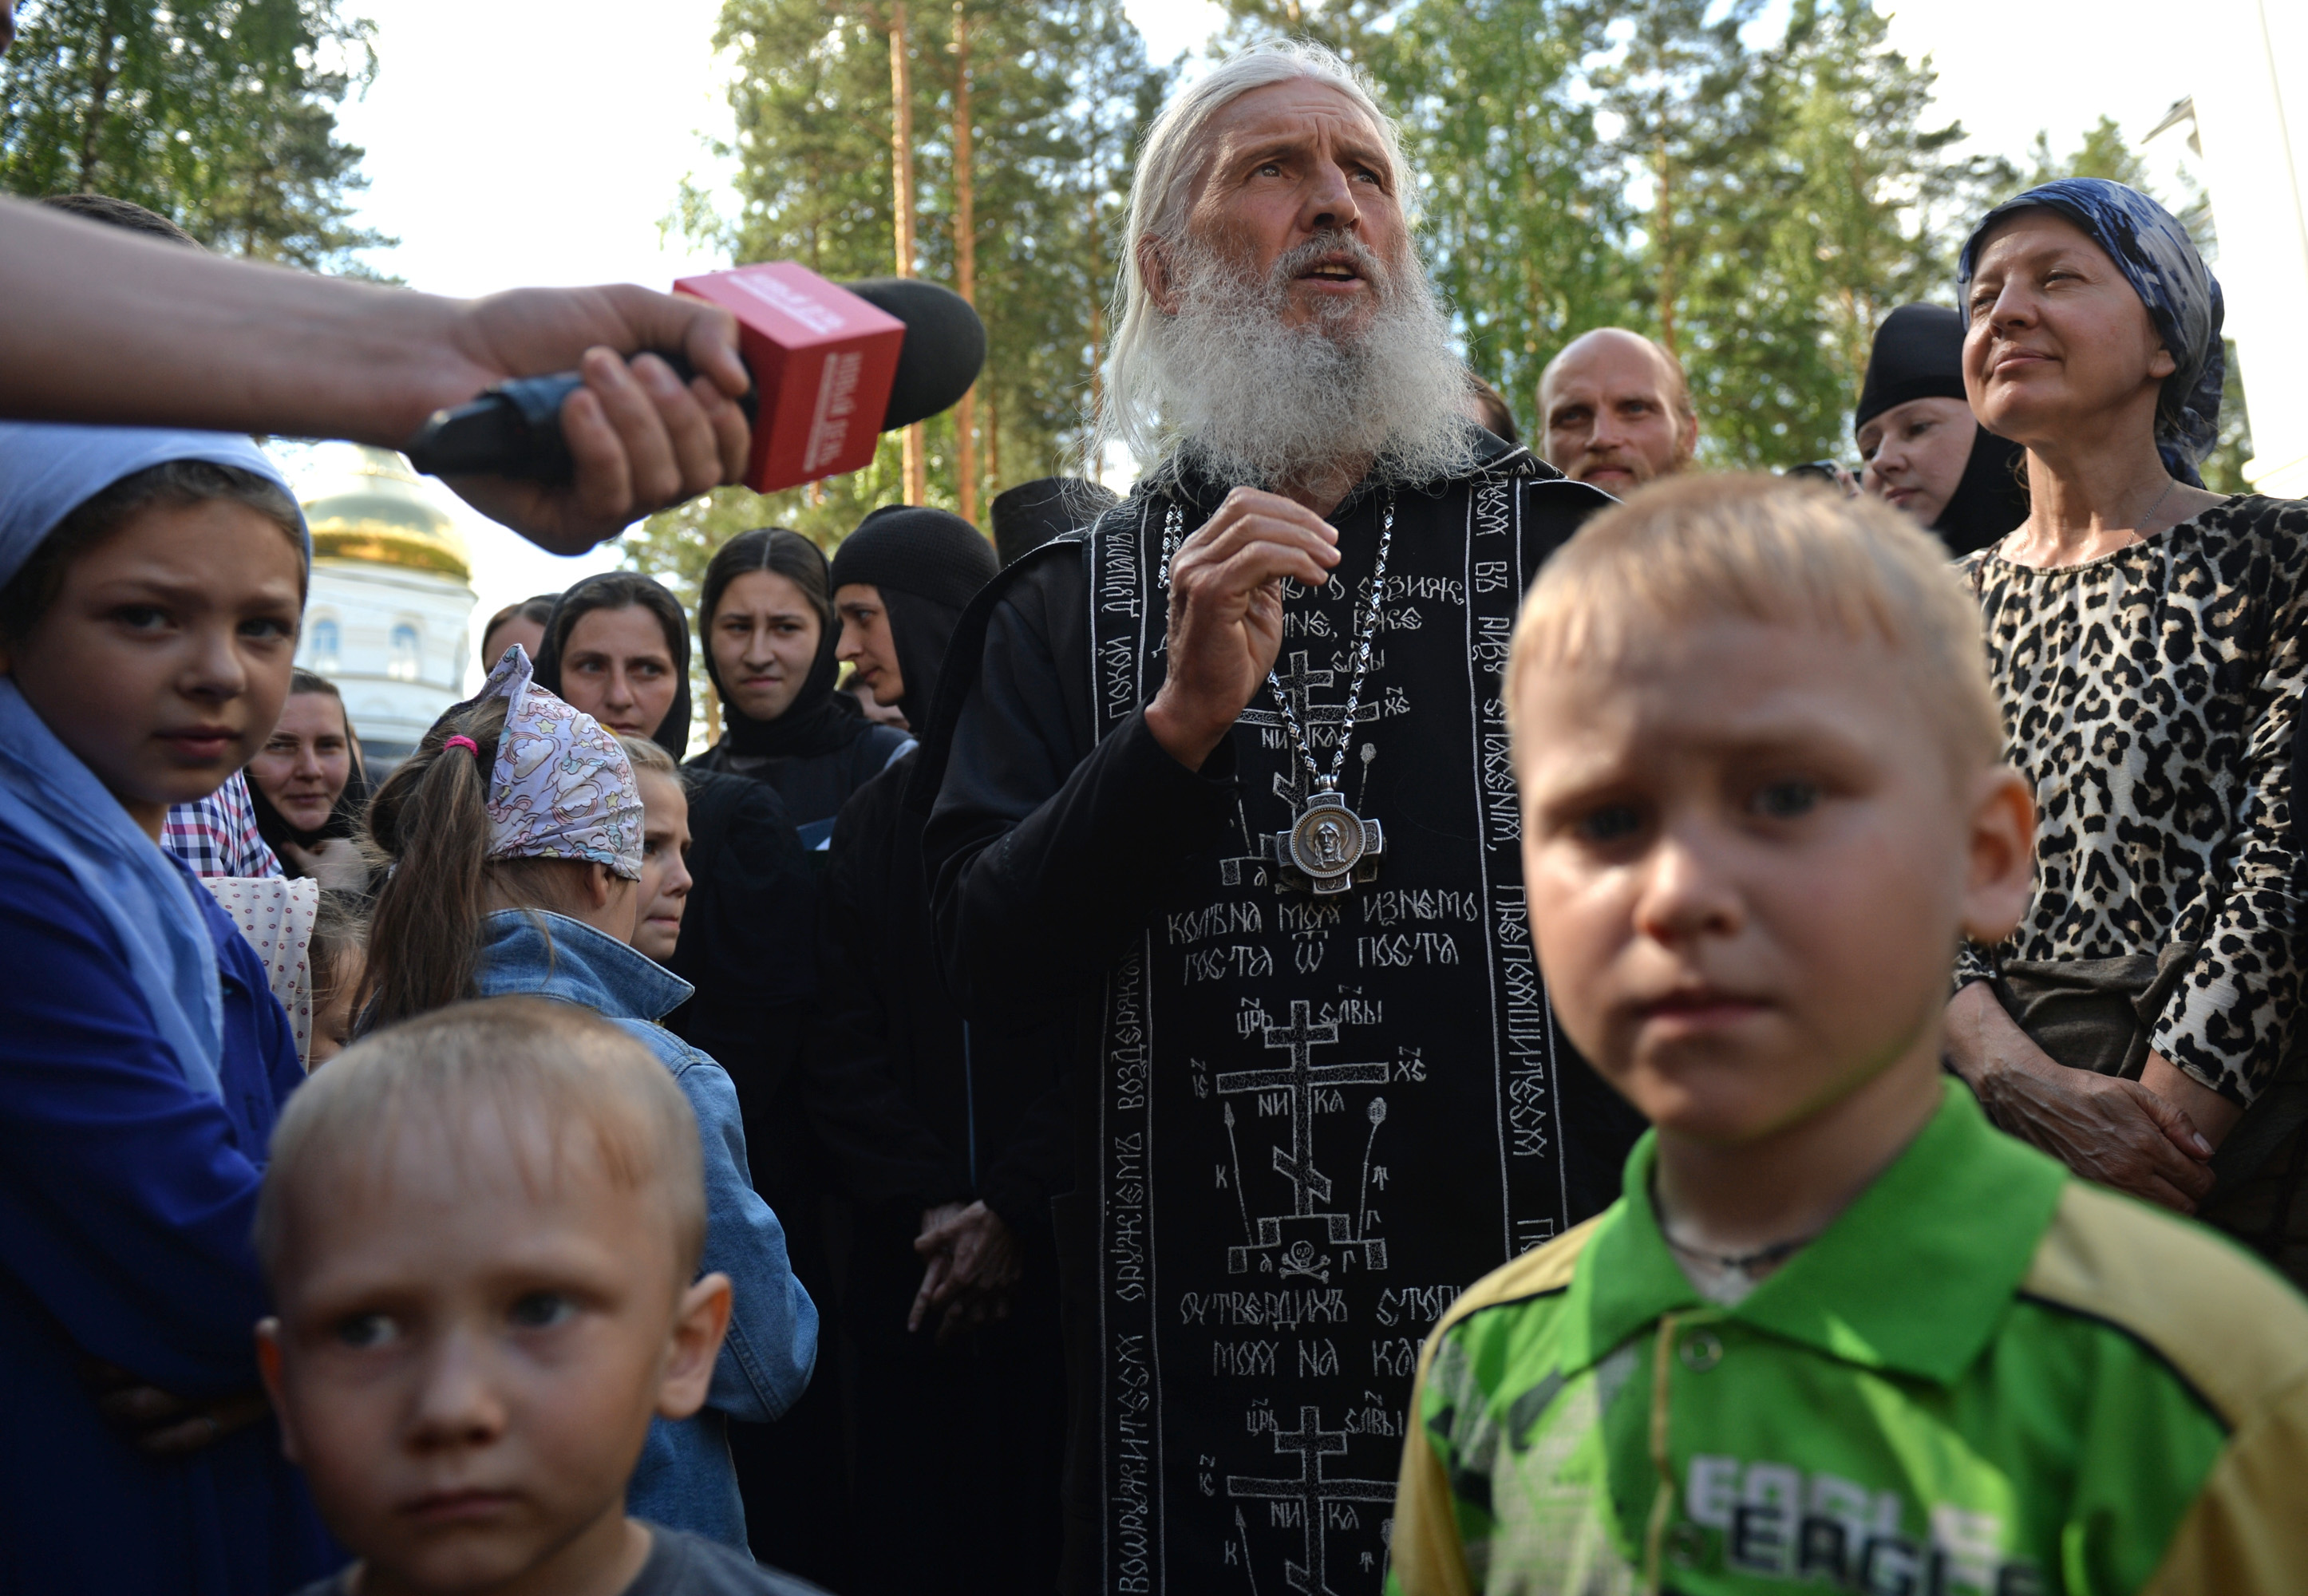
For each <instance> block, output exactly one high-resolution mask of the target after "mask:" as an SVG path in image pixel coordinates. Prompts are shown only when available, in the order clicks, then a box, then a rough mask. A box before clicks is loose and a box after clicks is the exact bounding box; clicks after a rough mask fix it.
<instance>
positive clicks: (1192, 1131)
mask: <svg viewBox="0 0 2308 1596" xmlns="http://www.w3.org/2000/svg"><path fill="white" fill-rule="evenodd" d="M1224 496H1225V490H1224V488H1223V487H1219V486H1217V485H1214V484H1210V483H1207V482H1199V481H1195V480H1193V479H1184V480H1181V479H1177V478H1176V477H1171V478H1167V479H1161V480H1158V482H1156V483H1154V484H1151V485H1141V487H1140V488H1139V489H1138V490H1137V491H1136V492H1134V493H1133V494H1132V496H1131V497H1130V498H1129V499H1128V500H1126V501H1125V502H1124V504H1122V505H1118V506H1116V507H1115V509H1114V510H1112V511H1110V512H1108V513H1107V514H1106V515H1105V516H1103V517H1102V518H1101V519H1100V520H1099V521H1098V522H1097V523H1096V525H1095V526H1093V527H1092V528H1090V529H1089V531H1088V532H1087V534H1086V535H1078V536H1076V537H1075V538H1073V539H1070V540H1068V541H1065V542H1064V543H1060V544H1054V545H1050V546H1047V547H1046V548H1042V549H1039V550H1037V551H1036V552H1035V553H1034V554H1032V555H1029V556H1027V557H1026V558H1025V559H1023V560H1021V562H1020V563H1019V564H1018V565H1014V566H1012V567H1011V569H1010V570H1009V571H1008V572H1006V573H1004V574H1003V577H1002V578H1001V579H999V580H998V581H997V582H996V583H995V586H994V587H993V588H991V589H989V590H988V591H986V593H985V594H982V595H981V596H980V599H979V601H978V603H977V605H976V606H975V607H974V608H973V610H972V612H971V615H970V616H969V618H967V619H966V620H965V622H964V624H963V628H962V631H961V632H960V634H957V637H956V639H955V644H954V651H953V653H952V656H951V659H950V662H949V666H948V675H949V678H950V679H949V682H948V685H947V691H946V692H945V693H944V694H943V695H942V697H941V701H940V707H939V713H938V715H937V716H936V717H935V718H934V722H933V727H932V730H931V734H930V738H929V746H928V748H927V749H926V759H925V761H924V774H923V778H922V784H921V785H920V786H919V787H918V788H917V798H916V801H917V802H921V803H926V802H927V801H928V796H929V794H930V793H931V792H934V794H935V802H934V809H933V811H932V814H931V819H930V824H929V827H928V831H927V833H926V839H925V850H924V851H925V855H926V864H927V867H928V868H929V870H930V872H931V874H932V876H933V878H934V906H935V911H936V915H937V920H938V931H939V936H940V944H941V952H942V953H943V957H944V960H945V962H946V965H947V973H948V978H949V981H950V982H951V984H952V988H953V989H954V991H955V992H956V994H957V995H958V996H959V997H960V1000H961V1001H962V1002H963V1004H964V1005H965V1006H966V1007H968V1008H969V1009H971V1010H972V1011H973V1012H976V1013H979V1014H993V1015H1005V1016H1010V1017H1013V1018H1014V1017H1018V1016H1022V1015H1023V1014H1029V1013H1032V1012H1035V1011H1036V1010H1038V1009H1046V1008H1047V1007H1049V1006H1050V1005H1064V1004H1069V1003H1071V1004H1072V1005H1073V1006H1074V1013H1075V1017H1076V1022H1077V1033H1078V1036H1079V1038H1080V1043H1079V1045H1078V1048H1077V1049H1076V1053H1077V1057H1076V1062H1075V1065H1074V1067H1072V1069H1071V1070H1070V1071H1069V1075H1068V1086H1069V1091H1070V1096H1071V1107H1072V1134H1073V1143H1074V1169H1075V1187H1074V1190H1073V1191H1072V1193H1071V1194H1070V1195H1067V1196H1066V1197H1063V1198H1061V1199H1059V1200H1058V1202H1057V1203H1055V1205H1054V1206H1055V1210H1056V1219H1057V1231H1058V1242H1059V1249H1060V1255H1061V1272H1062V1276H1063V1279H1064V1290H1065V1292H1066V1298H1067V1309H1068V1313H1067V1318H1068V1324H1067V1333H1068V1338H1069V1348H1068V1352H1069V1358H1068V1365H1069V1369H1068V1372H1069V1381H1070V1391H1071V1396H1072V1420H1071V1432H1070V1455H1069V1467H1068V1478H1067V1503H1066V1505H1067V1508H1068V1516H1069V1524H1068V1528H1069V1534H1070V1545H1069V1556H1068V1569H1067V1579H1066V1581H1065V1588H1067V1589H1069V1590H1077V1591H1089V1590H1099V1591H1111V1592H1162V1591H1171V1592H1181V1593H1183V1592H1229V1591H1241V1592H1249V1591H1251V1590H1253V1589H1257V1590H1260V1591H1267V1592H1278V1593H1279V1592H1290V1591H1300V1592H1341V1593H1345V1592H1375V1591H1377V1590H1378V1588H1379V1585H1380V1583H1381V1581H1382V1578H1383V1574H1384V1569H1385V1566H1386V1561H1387V1548H1388V1541H1389V1536H1390V1531H1391V1527H1392V1526H1391V1516H1390V1515H1391V1511H1392V1502H1393V1498H1394V1487H1395V1479H1396V1473H1397V1470H1398V1467H1399V1462H1400V1456H1401V1451H1402V1445H1403V1437H1404V1432H1405V1409H1406V1407H1407V1405H1408V1397H1409V1392H1410V1382H1411V1376H1412V1373H1413V1370H1414V1367H1415V1364H1416V1361H1417V1354H1418V1348H1419V1343H1420V1340H1421V1338H1423V1337H1424V1336H1425V1333H1427V1331H1428V1330H1429V1329H1430V1328H1431V1327H1432V1326H1433V1324H1434V1321H1435V1319H1436V1317H1437V1316H1439V1315H1440V1314H1441V1313H1442V1310H1443V1309H1444V1308H1445V1307H1448V1306H1449V1305H1450V1303H1451V1299H1452V1298H1454V1297H1455V1296H1456V1295H1457V1294H1458V1293H1459V1291H1460V1290H1462V1289H1463V1288H1465V1287H1466V1286H1468V1285H1469V1284H1471V1283H1472V1282H1473V1281H1475V1280H1476V1279H1477V1278H1478V1277H1479V1276H1481V1275H1483V1274H1484V1273H1486V1272H1488V1271H1489V1270H1491V1269H1493V1268H1494V1267H1496V1266H1497V1265H1498V1264H1502V1263H1503V1262H1505V1261H1506V1260H1507V1259H1509V1258H1511V1257H1512V1256H1514V1255H1516V1254H1518V1253H1520V1252H1522V1251H1524V1250H1525V1249H1527V1248H1529V1247H1535V1246H1537V1245H1538V1244H1539V1243H1541V1242H1543V1241H1546V1239H1548V1238H1550V1237H1553V1236H1556V1235H1559V1234H1561V1233H1562V1232H1563V1229H1566V1228H1567V1227H1568V1226H1569V1225H1571V1224H1572V1223H1574V1222H1576V1221H1578V1220H1580V1218H1583V1217H1584V1216H1585V1215H1586V1214H1588V1213H1589V1212H1595V1211H1598V1210H1599V1209H1600V1208H1601V1207H1602V1206H1604V1205H1605V1204H1606V1203H1607V1202H1608V1201H1609V1200H1610V1198H1611V1196H1612V1195H1615V1191H1616V1186H1617V1180H1618V1169H1619V1165H1620V1161H1621V1160H1622V1158H1623V1155H1624V1152H1625V1151H1626V1149H1627V1148H1628V1146H1630V1145H1631V1144H1632V1140H1633V1136H1634V1134H1635V1132H1636V1131H1637V1130H1638V1129H1639V1128H1640V1126H1639V1124H1638V1123H1637V1122H1635V1121H1634V1120H1633V1118H1632V1114H1631V1113H1630V1112H1628V1111H1627V1110H1625V1109H1624V1108H1623V1105H1620V1104H1619V1103H1618V1100H1616V1099H1615V1098H1614V1097H1611V1096H1610V1095H1609V1094H1608V1093H1607V1092H1606V1091H1605V1090H1604V1089H1603V1088H1602V1087H1601V1086H1600V1085H1599V1083H1597V1082H1596V1080H1595V1079H1594V1077H1593V1075H1592V1074H1591V1073H1590V1072H1589V1070H1588V1069H1587V1066H1586V1065H1584V1063H1583V1062H1581V1061H1579V1060H1578V1059H1577V1058H1576V1057H1575V1056H1574V1055H1572V1053H1571V1052H1570V1051H1569V1049H1568V1047H1567V1045H1566V1044H1565V1043H1564V1042H1563V1040H1561V1039H1559V1038H1558V1037H1557V1035H1556V1033H1555V1031H1554V1026H1553V1024H1552V1021H1551V1016H1550V1014H1549V1012H1548V1008H1547V1002H1546V991H1545V988H1544V986H1543V984H1542V983H1541V981H1540V979H1539V973H1538V969H1537V963H1536V962H1535V961H1534V959H1533V957H1532V952H1531V945H1530V939H1529V932H1528V929H1527V927H1526V923H1525V919H1524V912H1523V900H1522V884H1521V883H1522V872H1521V860H1520V826H1519V811H1518V807H1517V804H1516V797H1515V785H1514V778H1513V773H1512V771H1511V767H1510V764H1509V761H1508V749H1507V731H1506V721H1505V705H1504V702H1503V688H1502V676H1503V670H1504V668H1505V666H1506V661H1507V650H1508V643H1509V640H1510V637H1511V634H1512V630H1513V625H1514V618H1515V612H1516V608H1517V606H1518V605H1519V603H1520V600H1521V598H1522V594H1523V591H1524V590H1525V588H1526V587H1527V586H1528V585H1529V582H1530V580H1531V577H1532V576H1533V574H1535V573H1536V572H1537V569H1538V566H1539V564H1540V562H1541V561H1543V560H1544V559H1545V558H1546V556H1547V555H1548V554H1549V553H1550V552H1552V551H1553V550H1554V548H1556V547H1557V546H1558V545H1560V544H1561V543H1562V542H1563V539H1566V538H1568V537H1569V536H1570V535H1571V533H1572V531H1574V530H1575V529H1576V528H1577V526H1578V525H1579V523H1580V522H1581V521H1582V520H1584V519H1585V518H1586V517H1587V516H1588V515H1589V514H1590V513H1593V512H1594V511H1595V510H1597V509H1598V508H1599V507H1601V506H1602V505H1606V504H1608V503H1609V500H1608V499H1607V498H1606V497H1605V496H1603V495H1602V494H1600V493H1599V492H1598V491H1597V490H1595V489H1594V488H1591V487H1587V486H1585V485H1583V484H1580V483H1574V482H1570V481H1567V480H1565V479H1563V478H1561V477H1560V476H1559V475H1558V474H1557V473H1555V472H1554V470H1552V469H1551V468H1549V467H1547V466H1546V465H1544V464H1542V463H1540V462H1537V461H1536V460H1534V459H1533V458H1532V456H1531V455H1530V454H1529V452H1528V451H1526V450H1523V449H1520V448H1511V447H1510V446H1508V445H1506V444H1499V443H1497V442H1496V440H1487V441H1486V458H1485V459H1484V461H1483V462H1482V463H1481V465H1480V467H1479V468H1478V469H1477V470H1476V471H1474V472H1472V473H1470V474H1469V475H1468V476H1467V477H1464V478H1462V479H1457V480H1453V481H1449V482H1443V483H1437V484H1434V485H1430V486H1425V487H1416V488H1412V487H1405V488H1402V489H1400V490H1399V491H1396V490H1391V489H1389V488H1387V487H1378V486H1373V485H1369V484H1365V486H1364V487H1361V488H1358V489H1357V490H1356V492H1355V493H1354V494H1353V495H1351V496H1349V497H1348V500H1347V501H1346V502H1345V503H1344V504H1342V505H1340V506H1339V508H1338V510H1337V511H1336V512H1335V513H1334V514H1333V515H1332V517H1331V520H1332V522H1333V524H1335V525H1336V526H1337V527H1338V528H1339V548H1340V551H1341V553H1342V554H1343V556H1344V558H1343V560H1342V561H1341V563H1340V565H1339V567H1338V568H1337V571H1336V573H1335V574H1334V576H1333V579H1332V581H1331V582H1330V583H1329V584H1328V585H1327V588H1326V589H1324V590H1322V591H1309V590H1305V589H1300V588H1297V587H1296V586H1295V585H1293V586H1291V587H1290V588H1289V589H1288V591H1287V602H1286V606H1285V608H1286V616H1285V623H1284V624H1285V638H1284V642H1283V644H1282V649H1281V658H1280V660H1278V662H1277V669H1278V672H1279V675H1280V677H1281V678H1282V685H1283V689H1284V691H1286V692H1287V693H1289V694H1293V695H1294V697H1295V705H1294V707H1295V708H1296V710H1297V712H1298V714H1299V718H1300V721H1301V723H1302V724H1303V725H1306V726H1307V727H1308V728H1309V729H1310V731H1311V734H1312V736H1313V741H1314V747H1315V753H1316V756H1317V758H1318V759H1319V760H1320V761H1321V763H1322V769H1323V770H1324V771H1326V772H1327V771H1328V770H1329V769H1330V767H1331V753H1332V750H1333V749H1334V748H1335V746H1336V745H1337V741H1338V738H1339V734H1340V730H1341V728H1340V725H1339V721H1340V720H1341V718H1342V714H1343V710H1344V704H1345V700H1346V696H1347V687H1348V675H1349V672H1350V671H1351V669H1352V664H1353V660H1352V657H1351V655H1352V646H1351V643H1350V637H1351V635H1352V633H1353V627H1354V623H1355V618H1356V616H1357V615H1358V614H1360V613H1361V606H1362V605H1363V604H1364V603H1365V602H1366V601H1367V600H1371V599H1373V598H1374V599H1375V601H1376V602H1377V604H1378V607H1379V623H1378V630H1377V634H1376V644H1375V647H1374V659H1373V661H1372V665H1371V668H1370V672H1369V677H1368V680H1367V682H1366V683H1365V686H1364V689H1363V697H1362V708H1361V710H1360V712H1358V714H1357V716H1356V725H1355V726H1354V728H1353V742H1352V744H1351V746H1350V751H1349V755H1348V759H1347V762H1346V765H1345V771H1344V778H1343V783H1342V784H1343V787H1344V790H1345V796H1346V798H1347V800H1348V803H1350V804H1351V805H1353V806H1354V807H1355V808H1356V809H1357V810H1358V811H1359V812H1360V814H1361V815H1363V817H1364V818H1365V819H1368V820H1375V821H1377V822H1378V823H1379V824H1380V825H1381V827H1382V830H1383V837H1384V852H1383V855H1382V858H1381V860H1380V862H1379V865H1378V868H1377V872H1376V878H1375V879H1374V880H1373V881H1370V882H1367V883H1365V884H1358V885H1356V887H1354V889H1353V890H1352V891H1351V892H1348V893H1342V894H1336V895H1324V896H1316V895H1313V894H1311V893H1306V892H1304V891H1292V890H1287V889H1286V888H1285V887H1284V885H1283V884H1282V882H1281V880H1280V876H1281V872H1280V871H1279V869H1278V868H1277V867H1276V865H1275V863H1274V859H1273V854H1274V849H1273V846H1272V842H1271V839H1272V838H1273V837H1274V835H1275V833H1279V832H1281V831H1283V830H1284V829H1285V828H1286V827H1287V826H1288V824H1290V822H1291V820H1292V818H1293V816H1294V815H1295V813H1296V805H1297V803H1298V802H1299V800H1300V798H1301V797H1302V796H1303V794H1304V792H1305V789H1306V786H1307V782H1306V777H1305V770H1304V767H1303V765H1302V764H1301V763H1299V762H1298V760H1297V757H1296V755H1295V753H1294V752H1293V751H1292V750H1291V748H1290V747H1289V746H1288V744H1287V731H1286V729H1285V727H1284V725H1283V722H1282V718H1281V716H1280V715H1279V713H1278V712H1277V707H1276V704H1275V703H1274V702H1273V699H1272V695H1271V694H1270V691H1269V690H1268V689H1266V688H1263V687H1262V688H1261V690H1260V691H1259V693H1258V694H1257V695H1256V696H1255V697H1254V698H1253V701H1252V703H1251V704H1250V706H1249V707H1248V709H1247V710H1246V711H1245V712H1244V714H1243V716H1242V717H1241V719H1240V720H1238V721H1237V722H1236V726H1235V729H1234V730H1233V732H1232V734H1231V735H1230V736H1229V737H1228V738H1227V740H1226V741H1225V742H1223V743H1222V744H1220V745H1219V749H1218V751H1217V752H1216V753H1215V754H1214V755H1212V756H1211V757H1210V760H1209V762H1208V763H1205V765H1204V766H1203V767H1202V768H1201V770H1200V771H1191V770H1188V769H1186V768H1185V767H1184V766H1183V765H1182V764H1180V763H1178V762H1176V760H1174V759H1172V758H1171V757H1170V756H1169V755H1167V753H1165V752H1164V751H1163V750H1162V748H1161V747H1160V746H1159V745H1158V744H1157V743H1156V742H1155V741H1154V739H1153V737H1152V735H1151V734H1150V732H1149V731H1148V730H1147V729H1146V722H1145V717H1144V713H1143V708H1144V706H1145V705H1146V704H1147V703H1150V701H1151V700H1152V699H1153V697H1154V694H1155V693H1156V691H1157V689H1158V687H1159V686H1160V685H1161V683H1162V679H1163V670H1164V658H1163V647H1164V638H1165V630H1166V617H1167V603H1168V594H1167V585H1166V582H1167V572H1166V570H1165V545H1166V522H1167V512H1168V510H1169V507H1170V506H1171V505H1174V504H1175V505H1178V506H1179V508H1180V510H1181V512H1182V513H1181V516H1180V518H1179V522H1178V531H1179V533H1180V535H1181V537H1182V538H1183V536H1184V535H1190V534H1191V533H1192V532H1193V531H1194V530H1195V529H1196V528H1198V527H1200V526H1201V524H1202V522H1204V521H1206V520H1207V519H1208V518H1209V516H1210V514H1211V513H1213V512H1214V511H1215V510H1216V509H1217V507H1218V505H1219V502H1220V501H1221V500H1222V499H1223V497H1224ZM1390 499H1391V501H1392V502H1393V504H1394V505H1395V511H1396V520H1395V527H1394V537H1393V543H1392V551H1391V557H1390V560H1389V564H1388V566H1387V571H1386V576H1385V582H1384V586H1383V590H1382V591H1380V592H1378V593H1376V594H1375V595H1373V594H1372V593H1371V592H1370V588H1371V577H1372V574H1373V566H1374V560H1375V557H1376V553H1377V546H1378V538H1379V526H1380V518H1381V516H1382V513H1383V512H1384V510H1385V507H1386V505H1387V504H1388V503H1389V501H1390Z"/></svg>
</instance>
